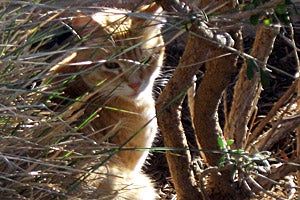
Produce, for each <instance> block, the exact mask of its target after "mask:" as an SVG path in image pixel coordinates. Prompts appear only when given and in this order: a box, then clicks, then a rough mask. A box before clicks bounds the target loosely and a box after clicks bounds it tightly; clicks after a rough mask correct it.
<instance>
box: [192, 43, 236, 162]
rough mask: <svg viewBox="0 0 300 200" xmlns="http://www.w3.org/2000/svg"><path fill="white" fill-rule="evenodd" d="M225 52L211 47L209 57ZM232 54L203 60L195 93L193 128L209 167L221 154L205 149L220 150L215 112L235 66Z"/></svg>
mask: <svg viewBox="0 0 300 200" xmlns="http://www.w3.org/2000/svg"><path fill="white" fill-rule="evenodd" d="M204 44H205V42H204ZM208 50H209V49H207V51H208ZM225 53H228V51H226V50H224V49H215V50H213V52H212V53H211V55H210V56H209V57H210V58H214V57H217V56H220V55H223V54H225ZM236 57H237V56H236V55H232V54H231V55H229V56H225V57H223V58H218V59H217V58H215V59H213V60H212V61H210V62H207V63H206V65H205V66H206V72H205V75H204V77H203V80H202V81H201V84H200V86H199V88H198V90H197V93H196V96H195V119H194V125H195V131H196V134H197V137H198V141H199V143H200V146H201V148H203V149H204V150H206V151H207V152H206V153H205V157H206V161H207V163H208V164H209V165H211V166H215V165H217V164H218V162H219V159H220V156H221V155H220V154H216V153H209V152H210V151H213V150H217V151H218V150H220V148H219V146H218V144H217V138H218V137H222V130H221V128H220V125H219V122H218V114H217V111H218V106H219V102H220V99H221V97H222V93H223V91H224V90H225V89H226V87H227V85H228V83H229V81H230V78H231V75H232V73H233V72H234V71H235V69H236V68H235V64H236Z"/></svg>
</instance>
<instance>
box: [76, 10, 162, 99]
mask: <svg viewBox="0 0 300 200" xmlns="http://www.w3.org/2000/svg"><path fill="white" fill-rule="evenodd" d="M117 12H120V11H119V10H112V9H109V10H106V11H105V12H99V13H96V14H94V15H92V16H89V17H88V16H80V17H79V18H75V19H73V21H72V26H73V27H74V29H75V30H76V31H77V32H78V34H79V35H80V36H81V37H82V38H85V37H86V41H85V42H84V43H83V47H84V48H85V49H84V50H80V51H78V52H77V55H76V61H75V62H79V63H81V62H83V63H90V64H88V65H86V66H85V67H84V69H85V70H84V72H83V73H82V74H81V77H82V79H83V80H84V81H85V83H86V84H87V85H88V86H89V87H90V88H95V89H96V88H97V87H99V91H101V93H104V94H109V95H112V96H120V97H127V98H138V97H141V96H143V95H142V94H144V93H145V92H147V93H149V92H150V94H151V91H152V87H153V83H154V79H155V78H156V77H157V76H158V73H159V69H160V67H161V65H162V62H163V51H164V49H163V39H162V37H161V35H160V25H159V24H160V23H159V22H158V21H153V20H152V19H149V17H150V16H151V14H152V15H153V14H155V13H151V14H150V13H147V12H145V13H147V17H148V19H144V18H137V17H133V16H126V15H124V12H123V13H118V14H116V13H117ZM137 15H138V14H137ZM152 18H153V16H152Z"/></svg>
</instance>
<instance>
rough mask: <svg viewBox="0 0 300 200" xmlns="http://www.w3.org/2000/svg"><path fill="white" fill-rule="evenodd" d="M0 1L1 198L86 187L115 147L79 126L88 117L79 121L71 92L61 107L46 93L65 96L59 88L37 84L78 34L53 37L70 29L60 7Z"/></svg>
mask: <svg viewBox="0 0 300 200" xmlns="http://www.w3.org/2000/svg"><path fill="white" fill-rule="evenodd" d="M32 2H33V1H32ZM23 3H24V2H23ZM0 6H1V7H0V28H1V35H0V40H1V46H0V63H1V65H0V67H1V75H0V88H1V95H0V105H1V106H0V131H1V138H0V152H1V153H0V170H1V172H0V191H1V192H0V198H1V199H45V198H47V199H48V198H54V199H56V198H62V197H67V196H69V195H74V193H77V192H80V193H81V192H83V193H89V189H88V188H85V191H82V190H81V189H80V188H79V187H78V186H79V185H83V184H84V179H85V178H86V176H87V175H88V174H89V172H91V171H93V170H94V169H96V168H98V167H100V166H102V165H104V163H105V162H106V161H107V159H106V158H107V155H109V154H113V153H110V150H109V149H110V148H109V146H108V145H107V144H101V145H99V144H97V143H95V142H94V141H93V140H91V139H89V138H88V137H86V136H83V135H82V134H81V133H80V132H79V131H78V129H79V128H80V125H81V124H82V123H86V121H82V122H80V123H78V120H79V118H80V116H81V115H82V113H83V110H84V106H83V105H84V104H83V103H81V102H80V101H79V100H78V99H69V103H68V104H66V105H64V106H58V104H55V103H53V102H51V100H53V99H62V98H63V97H62V96H60V95H61V94H59V91H58V90H56V89H55V88H51V89H49V88H48V89H47V90H46V88H45V85H41V82H42V80H43V79H44V78H46V77H47V72H48V70H49V69H50V68H51V67H53V66H54V65H55V64H56V63H57V62H58V60H60V57H61V56H62V55H64V54H66V53H67V52H68V51H70V49H71V48H74V46H76V40H75V38H76V37H72V36H71V39H70V40H67V41H64V42H63V43H61V41H57V40H56V39H57V38H59V37H67V36H70V35H68V34H70V33H69V32H70V31H69V30H68V29H67V28H66V26H65V25H64V24H63V23H62V21H63V19H65V17H64V16H63V14H62V11H61V9H58V8H51V7H49V8H45V7H43V6H40V5H38V4H34V3H30V2H27V3H24V4H17V3H15V4H14V3H12V4H10V3H1V5H0ZM53 107H55V109H54V110H55V111H54V110H53V109H50V108H53ZM85 163H89V164H85ZM66 183H67V185H66ZM75 190H76V192H75Z"/></svg>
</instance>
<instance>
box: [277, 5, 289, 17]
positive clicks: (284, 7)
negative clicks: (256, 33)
mask: <svg viewBox="0 0 300 200" xmlns="http://www.w3.org/2000/svg"><path fill="white" fill-rule="evenodd" d="M275 12H276V14H278V15H283V14H286V12H287V5H286V3H280V4H278V5H277V7H276V8H275Z"/></svg>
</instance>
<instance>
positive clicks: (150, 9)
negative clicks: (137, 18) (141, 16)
mask: <svg viewBox="0 0 300 200" xmlns="http://www.w3.org/2000/svg"><path fill="white" fill-rule="evenodd" d="M161 11H162V8H161V7H160V6H159V5H157V4H156V3H155V2H153V3H151V4H149V5H144V6H142V7H140V8H139V9H138V12H146V13H157V12H161Z"/></svg>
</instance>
